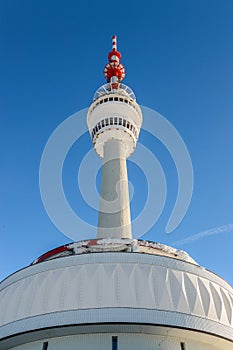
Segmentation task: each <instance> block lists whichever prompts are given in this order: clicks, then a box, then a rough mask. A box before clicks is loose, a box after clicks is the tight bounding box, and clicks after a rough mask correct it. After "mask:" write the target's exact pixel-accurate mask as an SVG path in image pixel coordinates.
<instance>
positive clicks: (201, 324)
mask: <svg viewBox="0 0 233 350" xmlns="http://www.w3.org/2000/svg"><path fill="white" fill-rule="evenodd" d="M102 243H103V242H102ZM80 247H81V244H80ZM76 248H77V249H79V247H77V244H76ZM118 248H119V247H118ZM232 305H233V290H232V288H231V286H230V285H229V284H228V283H226V282H225V281H224V280H223V279H222V278H220V277H219V276H217V275H215V274H213V273H211V272H209V271H207V270H205V269H204V268H202V267H200V266H199V265H197V264H194V263H190V262H188V261H187V260H185V259H178V258H177V257H171V256H168V255H166V254H165V253H163V254H147V253H146V254H140V253H134V254H133V253H132V252H127V251H125V252H117V253H116V252H110V251H106V252H101V253H91V254H78V251H77V254H76V255H69V256H66V257H60V258H57V259H51V260H47V261H44V262H41V263H34V264H33V265H32V266H30V267H27V268H25V269H23V270H20V271H18V272H16V273H15V274H13V275H11V276H10V277H8V278H7V279H5V280H4V281H3V282H2V283H1V285H0V309H1V313H0V338H5V339H6V338H7V337H10V336H13V335H16V334H19V333H24V332H30V331H32V330H33V331H35V330H38V331H40V330H42V329H47V328H53V327H58V326H59V327H63V326H64V327H67V326H73V325H87V324H91V325H98V324H105V325H107V324H112V323H119V324H121V323H127V324H141V325H145V324H147V325H148V324H150V325H157V326H158V325H160V326H166V327H178V328H182V329H189V330H190V329H191V330H194V331H201V332H205V333H209V334H213V335H216V336H220V337H224V338H226V339H229V340H231V341H233V309H232ZM102 331H104V326H103V328H102ZM30 334H31V333H30ZM33 334H35V332H33ZM0 349H1V342H0Z"/></svg>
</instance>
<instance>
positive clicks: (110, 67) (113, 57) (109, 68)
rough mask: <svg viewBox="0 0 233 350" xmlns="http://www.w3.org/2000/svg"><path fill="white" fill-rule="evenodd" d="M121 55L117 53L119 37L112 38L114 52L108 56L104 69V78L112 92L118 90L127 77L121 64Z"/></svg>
mask: <svg viewBox="0 0 233 350" xmlns="http://www.w3.org/2000/svg"><path fill="white" fill-rule="evenodd" d="M120 60H121V54H120V52H119V51H117V37H116V35H113V37H112V51H111V52H109V54H108V64H106V66H105V68H104V77H105V79H106V80H107V82H108V83H110V86H111V89H112V90H117V89H118V87H119V84H120V83H121V82H122V80H123V79H124V77H125V67H124V66H123V64H121V63H120Z"/></svg>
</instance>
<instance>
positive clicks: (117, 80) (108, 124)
mask: <svg viewBox="0 0 233 350" xmlns="http://www.w3.org/2000/svg"><path fill="white" fill-rule="evenodd" d="M120 60H121V54H120V52H119V51H117V43H116V36H113V39H112V51H111V52H110V53H109V54H108V61H109V62H108V63H107V65H106V66H105V68H104V76H105V78H106V80H107V84H105V85H103V86H101V87H100V88H99V89H98V90H97V91H96V93H95V95H94V100H93V103H92V104H91V106H90V108H89V110H88V113H87V125H88V128H89V132H90V135H91V139H92V142H93V145H94V147H95V150H96V152H97V154H98V155H99V156H100V157H103V146H104V143H105V142H107V141H108V140H109V139H117V140H121V141H123V142H124V145H125V151H126V152H125V156H126V157H129V156H130V155H131V154H132V153H133V151H134V149H135V147H136V143H137V139H138V136H139V132H140V128H141V124H142V112H141V109H140V107H139V105H138V104H137V102H136V98H135V95H134V93H133V91H132V90H131V89H130V88H129V87H128V86H126V85H124V84H122V80H123V79H124V77H125V68H124V66H123V65H122V64H121V63H120Z"/></svg>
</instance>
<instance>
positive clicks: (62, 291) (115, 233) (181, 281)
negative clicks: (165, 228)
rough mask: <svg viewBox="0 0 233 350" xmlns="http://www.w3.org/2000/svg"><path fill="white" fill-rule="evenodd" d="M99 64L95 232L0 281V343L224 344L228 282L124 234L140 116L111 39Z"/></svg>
mask: <svg viewBox="0 0 233 350" xmlns="http://www.w3.org/2000/svg"><path fill="white" fill-rule="evenodd" d="M108 61H109V62H108V64H107V65H106V67H105V69H104V75H105V78H106V80H107V83H106V84H105V85H103V86H102V87H100V88H99V89H98V90H97V92H96V94H95V96H94V100H93V102H92V104H91V106H90V108H89V110H88V113H87V125H88V128H89V132H90V135H91V139H92V142H93V145H94V148H95V150H96V153H97V154H98V155H99V156H100V157H102V158H103V167H102V184H101V199H100V209H99V221H98V233H97V238H94V239H90V240H85V241H81V242H74V243H71V244H67V245H64V246H61V247H58V248H56V249H54V250H52V251H49V252H47V253H45V254H43V255H42V256H40V257H39V258H38V259H36V260H35V261H34V262H33V263H32V264H31V265H30V266H28V267H26V268H24V269H22V270H19V271H17V272H15V273H14V274H12V275H11V276H9V277H7V278H6V279H5V280H4V281H2V282H1V284H0V350H10V349H11V350H78V349H82V350H93V349H95V350H129V349H130V350H131V349H133V350H142V349H143V350H233V289H232V287H231V286H230V285H229V284H228V283H227V282H226V281H225V280H223V279H222V278H221V277H219V276H217V275H216V274H214V273H212V272H210V271H208V270H206V269H205V268H203V267H201V266H200V265H199V264H198V263H196V262H195V261H194V260H193V259H192V258H191V257H190V256H189V255H188V254H187V253H185V252H184V251H180V250H177V249H175V248H172V247H168V246H165V245H163V244H159V243H155V242H149V241H145V240H136V239H133V238H132V229H131V219H130V206H129V191H128V177H127V168H126V159H127V157H129V156H130V154H132V152H133V151H134V149H135V147H136V143H137V139H138V135H139V132H140V128H141V124H142V113H141V109H140V107H139V105H138V104H137V102H136V98H135V95H134V93H133V91H132V90H131V89H130V88H129V87H127V86H126V85H124V84H122V80H123V78H124V76H125V68H124V66H123V65H122V64H121V62H120V61H121V54H120V53H119V51H117V43H116V36H114V37H113V41H112V50H111V52H110V53H109V55H108ZM77 229H78V228H77Z"/></svg>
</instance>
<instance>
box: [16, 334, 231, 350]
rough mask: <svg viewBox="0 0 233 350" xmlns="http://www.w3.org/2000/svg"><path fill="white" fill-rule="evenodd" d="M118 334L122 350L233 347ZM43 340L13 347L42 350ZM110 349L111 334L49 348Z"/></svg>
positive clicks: (61, 340)
mask: <svg viewBox="0 0 233 350" xmlns="http://www.w3.org/2000/svg"><path fill="white" fill-rule="evenodd" d="M113 334H114V336H117V343H118V349H120V350H128V349H134V350H142V349H143V350H151V349H160V350H180V349H181V345H180V344H181V342H185V344H186V349H187V350H213V346H214V349H224V350H228V349H232V345H231V344H229V343H228V344H227V342H226V341H224V340H222V341H221V342H219V343H218V344H216V343H215V342H214V340H213V339H212V342H211V340H210V339H208V341H209V343H207V342H205V341H202V340H201V339H199V338H198V339H187V340H186V339H185V341H184V338H183V337H180V338H179V337H177V336H176V337H174V336H170V334H169V336H168V335H160V334H157V335H151V334H130V333H113ZM42 345H43V340H41V341H36V342H33V343H28V344H23V345H21V346H17V347H14V348H11V349H14V350H41V349H42ZM64 349H66V350H77V349H82V350H83V349H85V350H89V349H90V350H93V349H101V350H110V349H112V335H111V334H81V335H73V336H68V337H58V338H53V339H49V340H48V350H64Z"/></svg>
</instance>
